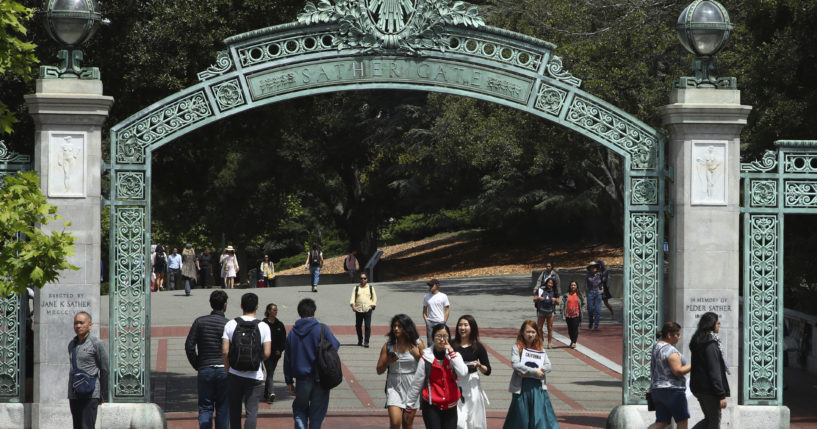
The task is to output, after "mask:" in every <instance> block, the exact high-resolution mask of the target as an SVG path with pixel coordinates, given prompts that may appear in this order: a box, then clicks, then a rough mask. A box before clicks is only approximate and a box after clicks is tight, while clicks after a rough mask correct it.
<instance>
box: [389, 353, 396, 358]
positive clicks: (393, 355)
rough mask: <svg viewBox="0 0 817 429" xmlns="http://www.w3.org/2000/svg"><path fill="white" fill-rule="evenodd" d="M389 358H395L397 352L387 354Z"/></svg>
mask: <svg viewBox="0 0 817 429" xmlns="http://www.w3.org/2000/svg"><path fill="white" fill-rule="evenodd" d="M389 356H391V357H394V358H396V357H397V352H389Z"/></svg>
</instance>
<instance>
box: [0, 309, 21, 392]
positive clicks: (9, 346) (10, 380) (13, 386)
mask: <svg viewBox="0 0 817 429" xmlns="http://www.w3.org/2000/svg"><path fill="white" fill-rule="evenodd" d="M20 328H21V324H20V298H19V297H18V296H17V295H11V296H9V297H5V298H2V297H0V356H2V357H3V358H2V359H0V402H11V401H20V400H21V398H20V396H21V395H20V393H21V391H20V386H21V385H22V383H23V382H24V381H25V380H21V379H20V356H21V353H22V351H23V341H22V338H21V337H20V334H21V330H20Z"/></svg>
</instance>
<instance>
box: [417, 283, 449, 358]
mask: <svg viewBox="0 0 817 429" xmlns="http://www.w3.org/2000/svg"><path fill="white" fill-rule="evenodd" d="M426 284H427V285H428V288H429V289H428V293H427V294H426V295H425V297H423V319H424V320H425V321H426V337H427V339H428V343H426V344H433V342H432V341H431V340H432V338H431V328H432V327H434V325H436V324H438V323H443V324H444V323H445V322H447V321H448V316H449V314H451V303H450V302H448V295H446V294H444V293H442V292H440V281H439V280H437V279H431V280H429V282H428V283H426Z"/></svg>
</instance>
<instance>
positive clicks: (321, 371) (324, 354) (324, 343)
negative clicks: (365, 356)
mask: <svg viewBox="0 0 817 429" xmlns="http://www.w3.org/2000/svg"><path fill="white" fill-rule="evenodd" d="M325 329H326V325H324V324H323V323H321V340H320V342H319V343H318V353H317V355H316V356H315V363H316V364H317V369H318V377H317V379H318V383H320V385H321V386H323V387H324V388H326V389H333V388H335V387H337V386H338V385H339V384H340V383H341V382H342V381H343V369H341V364H340V356H338V351H337V350H335V347H334V346H332V342H331V341H329V340H328V339H327V338H326V334H325Z"/></svg>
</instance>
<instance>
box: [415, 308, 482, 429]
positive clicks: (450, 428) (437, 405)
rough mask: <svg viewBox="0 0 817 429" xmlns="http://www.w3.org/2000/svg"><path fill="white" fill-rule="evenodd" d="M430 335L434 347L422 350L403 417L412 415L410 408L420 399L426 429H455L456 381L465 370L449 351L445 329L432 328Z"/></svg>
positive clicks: (446, 327) (457, 392)
mask: <svg viewBox="0 0 817 429" xmlns="http://www.w3.org/2000/svg"><path fill="white" fill-rule="evenodd" d="M431 332H432V339H433V340H434V347H429V348H427V349H425V350H423V357H422V359H421V360H420V362H419V363H418V364H417V372H415V373H414V379H413V380H412V382H411V389H410V390H409V397H408V404H409V405H407V406H406V413H414V412H415V411H416V410H414V409H412V408H411V407H410V404H414V403H415V402H416V401H417V397H418V396H421V398H422V401H420V409H421V410H423V423H425V426H426V429H456V427H457V403H458V402H459V400H460V389H459V387H458V386H457V378H459V377H466V376H467V375H468V367H467V366H466V365H465V362H464V361H463V360H462V356H460V354H459V353H457V352H455V351H454V349H453V348H452V347H451V343H450V338H451V332H450V331H449V330H448V326H446V325H445V324H442V323H440V324H437V325H434V327H433V328H431ZM421 391H422V395H421Z"/></svg>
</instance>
